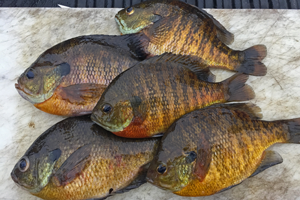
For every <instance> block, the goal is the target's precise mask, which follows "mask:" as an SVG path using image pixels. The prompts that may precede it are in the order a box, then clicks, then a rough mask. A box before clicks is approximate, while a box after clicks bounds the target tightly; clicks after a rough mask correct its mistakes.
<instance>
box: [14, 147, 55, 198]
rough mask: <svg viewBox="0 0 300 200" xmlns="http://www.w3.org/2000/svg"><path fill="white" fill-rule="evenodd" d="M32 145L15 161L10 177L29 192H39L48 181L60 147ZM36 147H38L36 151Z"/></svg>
mask: <svg viewBox="0 0 300 200" xmlns="http://www.w3.org/2000/svg"><path fill="white" fill-rule="evenodd" d="M41 144H42V143H39V145H37V146H34V148H31V149H29V150H28V151H27V152H26V153H25V155H24V156H23V157H22V158H21V159H20V160H19V161H18V162H17V164H16V165H15V166H14V168H13V170H12V172H11V178H12V179H13V181H14V182H15V183H16V184H17V185H18V186H20V187H21V188H23V189H25V190H27V191H29V192H30V193H33V194H34V193H38V192H40V191H41V190H42V189H43V188H44V187H45V186H46V185H47V184H48V182H49V180H50V178H51V175H52V173H53V169H54V166H55V163H56V162H57V160H58V159H59V158H60V156H61V150H60V149H53V150H51V151H49V149H47V145H45V146H41ZM37 149H40V150H39V151H38V152H36V150H37Z"/></svg>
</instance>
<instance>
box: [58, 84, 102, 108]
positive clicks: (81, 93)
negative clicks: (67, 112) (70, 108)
mask: <svg viewBox="0 0 300 200" xmlns="http://www.w3.org/2000/svg"><path fill="white" fill-rule="evenodd" d="M105 89H106V86H105V85H101V84H94V83H83V84H77V85H70V86H68V87H61V88H59V95H60V96H61V97H62V99H64V100H67V101H69V102H71V103H76V104H85V103H87V102H94V101H96V102H97V101H98V100H99V99H100V97H101V95H102V93H103V92H104V90H105Z"/></svg>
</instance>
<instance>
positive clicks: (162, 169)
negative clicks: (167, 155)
mask: <svg viewBox="0 0 300 200" xmlns="http://www.w3.org/2000/svg"><path fill="white" fill-rule="evenodd" d="M166 170H167V168H166V166H164V165H159V166H158V167H157V172H158V173H160V174H164V173H165V172H166Z"/></svg>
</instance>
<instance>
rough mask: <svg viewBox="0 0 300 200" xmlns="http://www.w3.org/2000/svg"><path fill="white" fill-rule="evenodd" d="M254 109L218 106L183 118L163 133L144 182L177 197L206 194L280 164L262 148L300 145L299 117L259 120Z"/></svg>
mask: <svg viewBox="0 0 300 200" xmlns="http://www.w3.org/2000/svg"><path fill="white" fill-rule="evenodd" d="M257 111H260V110H259V109H258V108H257V107H255V106H250V107H248V106H247V105H245V104H232V105H217V106H211V107H207V108H204V109H201V110H197V111H194V112H191V113H189V114H187V115H185V116H183V117H182V118H180V119H179V120H178V121H176V122H175V123H174V124H173V125H172V126H171V127H170V128H169V129H168V131H167V132H166V134H165V135H164V137H163V139H162V142H161V146H160V147H159V153H158V156H157V157H156V158H155V159H154V160H153V162H152V163H151V165H150V168H149V171H148V174H147V179H148V181H149V182H151V183H153V184H155V185H157V186H159V187H162V188H164V189H169V190H172V191H173V192H174V193H175V194H178V195H181V196H208V195H212V194H215V193H217V192H220V191H224V190H226V189H228V188H230V187H233V186H235V185H237V184H239V183H241V182H242V181H243V180H245V179H246V178H248V177H250V176H251V175H253V174H254V173H255V172H257V173H259V172H260V171H262V170H264V169H266V168H268V167H270V166H272V165H275V164H279V163H280V162H282V160H280V159H279V160H275V162H274V160H273V161H272V162H270V160H269V161H268V159H269V158H270V157H268V156H269V155H270V154H269V153H266V152H265V150H266V149H267V148H268V147H270V146H271V145H272V144H275V143H283V142H295V143H299V141H300V140H299V133H300V129H299V128H298V126H299V124H300V120H299V119H293V120H279V121H262V120H259V118H260V117H261V116H260V115H257V114H256V112H257ZM266 160H267V162H269V163H268V165H265V164H263V165H262V163H263V162H262V161H264V163H265V162H266ZM261 165H262V168H261V169H259V171H257V169H258V168H259V167H260V166H261Z"/></svg>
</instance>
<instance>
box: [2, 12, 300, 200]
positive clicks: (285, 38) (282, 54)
mask: <svg viewBox="0 0 300 200" xmlns="http://www.w3.org/2000/svg"><path fill="white" fill-rule="evenodd" d="M117 11H118V9H59V8H58V9H53V8H51V9H43V8H32V9H24V8H22V9H21V8H9V9H5V8H1V9H0V53H1V59H0V88H1V90H0V91H1V96H0V108H1V109H0V138H1V140H0V155H1V157H0V199H7V200H8V199H11V200H15V199H23V200H27V199H28V200H36V199H38V198H36V197H34V196H31V195H30V194H28V193H27V192H25V191H24V190H22V189H20V188H19V187H17V186H16V184H14V182H13V181H12V179H11V178H10V172H11V170H12V168H13V166H14V165H15V163H16V162H17V161H18V159H19V158H21V156H22V155H23V154H24V153H25V151H26V150H27V148H28V147H29V146H30V145H31V143H32V142H33V141H34V140H35V139H36V138H37V137H38V136H39V135H40V134H41V133H42V132H44V131H45V130H46V129H47V128H49V127H50V126H52V125H53V124H54V123H56V122H58V121H60V120H62V119H63V118H62V117H58V116H53V115H50V114H47V113H43V112H42V111H39V110H37V109H36V108H35V107H34V106H33V105H31V104H30V103H29V102H27V101H25V100H24V99H22V97H21V96H20V95H19V94H18V93H17V91H16V89H15V88H14V84H15V83H16V80H17V78H18V76H19V75H20V74H21V73H22V72H23V71H24V70H25V69H26V68H27V67H29V66H30V64H31V63H32V62H33V61H34V60H35V59H36V58H37V57H38V56H39V55H40V54H41V53H42V52H43V51H45V50H46V49H48V48H50V47H51V46H53V45H55V44H57V43H59V42H62V41H63V40H66V39H69V38H72V37H76V36H79V35H88V34H119V31H118V28H117V26H116V24H115V22H114V19H113V17H114V14H115V13H116V12H117ZM208 12H209V13H211V14H212V15H213V16H214V17H215V18H216V19H218V20H219V21H220V22H221V23H222V24H223V25H224V26H225V27H226V28H227V29H228V30H229V31H231V32H232V33H234V34H235V41H234V43H233V44H232V45H231V47H232V48H235V49H240V50H242V49H246V48H248V47H250V46H253V45H255V44H265V45H266V46H267V48H268V56H267V57H266V59H265V60H264V63H265V64H266V66H267V67H268V73H267V75H266V76H264V77H250V78H249V81H248V83H249V84H250V85H251V86H252V87H253V89H254V91H255V92H256V98H255V99H254V100H252V101H251V102H253V103H256V104H257V105H258V106H260V107H261V108H262V110H263V114H264V119H265V120H276V119H288V118H295V117H300V112H299V111H300V101H299V99H300V86H299V85H300V78H299V76H300V57H299V55H300V42H299V41H300V34H299V31H300V21H299V19H300V11H298V10H208ZM214 73H216V74H217V75H218V76H217V79H218V80H222V79H224V78H226V77H229V76H230V75H231V74H232V73H230V72H224V71H220V70H214ZM271 149H273V150H276V151H277V152H279V153H280V154H281V155H282V157H283V160H284V161H283V163H282V164H280V165H277V166H275V167H272V168H270V169H268V170H266V171H264V172H263V173H261V174H259V175H257V176H255V177H253V178H249V179H247V180H245V181H244V182H243V183H242V184H240V185H238V186H236V187H234V188H233V189H231V190H228V191H225V192H223V193H220V194H216V195H213V196H209V197H194V198H189V197H186V198H183V197H180V196H176V195H174V194H172V193H170V192H168V191H164V190H161V189H159V188H156V187H155V186H152V185H150V184H145V185H143V186H141V187H140V188H138V189H135V190H132V191H130V192H128V193H125V194H118V195H115V196H112V197H109V198H108V199H110V200H111V199H114V200H121V199H131V200H132V199H145V200H148V199H149V200H150V199H162V200H165V199H172V200H180V199H201V200H229V199H230V200H240V199H256V200H260V199H272V200H274V199H278V200H279V199H299V196H300V186H299V181H300V159H299V155H300V145H298V144H277V145H274V146H273V147H271Z"/></svg>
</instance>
